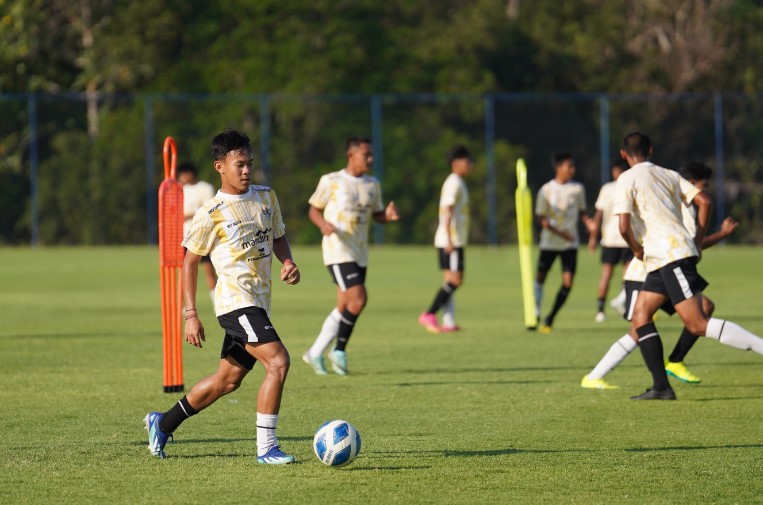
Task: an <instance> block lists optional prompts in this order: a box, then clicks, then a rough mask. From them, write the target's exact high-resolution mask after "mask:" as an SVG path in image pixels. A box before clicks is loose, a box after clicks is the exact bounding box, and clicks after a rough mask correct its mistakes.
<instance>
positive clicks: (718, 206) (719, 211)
mask: <svg viewBox="0 0 763 505" xmlns="http://www.w3.org/2000/svg"><path fill="white" fill-rule="evenodd" d="M714 106H715V107H714V109H715V212H716V214H715V215H716V220H717V225H720V224H721V223H722V222H723V218H724V215H725V213H726V192H725V191H724V189H725V188H724V186H725V182H726V178H725V176H724V173H723V157H724V152H723V95H721V93H716V94H715V98H714Z"/></svg>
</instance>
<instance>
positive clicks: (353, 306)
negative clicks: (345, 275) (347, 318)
mask: <svg viewBox="0 0 763 505" xmlns="http://www.w3.org/2000/svg"><path fill="white" fill-rule="evenodd" d="M367 303H368V295H367V294H366V293H359V294H358V295H357V296H355V297H354V298H353V299H352V300H350V301H348V302H347V310H349V311H350V312H352V313H353V314H355V315H358V314H360V313H361V312H362V311H363V309H364V308H365V306H366V304H367Z"/></svg>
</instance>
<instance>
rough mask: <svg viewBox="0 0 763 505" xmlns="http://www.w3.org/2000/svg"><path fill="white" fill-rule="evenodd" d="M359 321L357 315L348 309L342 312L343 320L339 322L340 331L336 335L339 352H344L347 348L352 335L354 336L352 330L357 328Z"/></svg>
mask: <svg viewBox="0 0 763 505" xmlns="http://www.w3.org/2000/svg"><path fill="white" fill-rule="evenodd" d="M357 320H358V315H357V314H353V313H352V312H350V311H349V310H347V309H344V310H343V311H342V318H341V319H340V320H339V331H337V333H336V348H337V350H339V351H344V349H345V348H346V347H347V342H348V341H349V340H350V335H352V330H353V329H354V328H355V321H357Z"/></svg>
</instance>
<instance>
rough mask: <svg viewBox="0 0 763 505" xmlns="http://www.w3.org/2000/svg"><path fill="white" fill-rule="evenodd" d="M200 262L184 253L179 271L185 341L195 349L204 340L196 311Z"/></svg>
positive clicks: (194, 255)
mask: <svg viewBox="0 0 763 505" xmlns="http://www.w3.org/2000/svg"><path fill="white" fill-rule="evenodd" d="M200 262H201V256H199V255H198V254H194V253H192V252H191V251H186V254H185V258H184V259H183V269H182V270H181V278H182V280H183V302H184V305H185V340H186V341H187V342H188V343H189V344H191V345H193V346H196V347H201V343H202V342H203V341H204V340H206V337H205V336H204V325H203V324H201V320H200V319H199V313H198V312H197V311H196V283H197V281H198V279H199V263H200Z"/></svg>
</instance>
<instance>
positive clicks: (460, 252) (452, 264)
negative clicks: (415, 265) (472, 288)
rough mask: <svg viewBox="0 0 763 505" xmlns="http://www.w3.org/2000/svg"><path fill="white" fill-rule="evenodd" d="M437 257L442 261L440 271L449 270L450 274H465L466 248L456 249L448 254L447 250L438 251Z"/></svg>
mask: <svg viewBox="0 0 763 505" xmlns="http://www.w3.org/2000/svg"><path fill="white" fill-rule="evenodd" d="M437 257H438V258H439V260H440V270H448V271H450V272H463V271H464V248H463V247H456V248H455V249H453V251H452V252H451V253H450V254H448V253H446V252H445V249H442V248H439V249H437Z"/></svg>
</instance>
